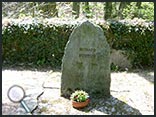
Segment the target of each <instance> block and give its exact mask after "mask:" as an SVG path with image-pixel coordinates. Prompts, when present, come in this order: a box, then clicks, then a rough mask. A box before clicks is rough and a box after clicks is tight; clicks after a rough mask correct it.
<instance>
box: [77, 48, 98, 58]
mask: <svg viewBox="0 0 156 117" xmlns="http://www.w3.org/2000/svg"><path fill="white" fill-rule="evenodd" d="M79 50H80V51H79V57H94V56H95V51H96V49H95V48H79Z"/></svg>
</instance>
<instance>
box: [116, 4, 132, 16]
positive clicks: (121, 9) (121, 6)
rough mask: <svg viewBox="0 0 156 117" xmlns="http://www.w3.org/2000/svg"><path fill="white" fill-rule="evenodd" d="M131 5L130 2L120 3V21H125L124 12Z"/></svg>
mask: <svg viewBox="0 0 156 117" xmlns="http://www.w3.org/2000/svg"><path fill="white" fill-rule="evenodd" d="M129 4H130V2H120V5H119V10H118V17H119V19H123V15H122V11H123V10H124V8H126V6H127V5H129Z"/></svg>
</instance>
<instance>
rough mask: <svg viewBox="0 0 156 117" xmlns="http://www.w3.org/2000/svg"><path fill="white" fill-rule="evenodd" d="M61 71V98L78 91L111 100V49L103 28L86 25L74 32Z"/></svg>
mask: <svg viewBox="0 0 156 117" xmlns="http://www.w3.org/2000/svg"><path fill="white" fill-rule="evenodd" d="M61 67H62V76H61V96H64V97H69V96H70V95H71V93H72V92H73V91H75V90H77V89H80V90H85V91H86V92H88V93H89V95H92V96H94V95H97V94H100V95H101V96H103V97H107V96H110V82H111V79H110V48H109V45H108V43H107V41H106V38H105V36H104V33H103V30H102V28H101V27H100V26H98V25H94V24H93V23H91V22H89V21H85V22H83V23H81V24H80V25H78V26H77V27H76V28H75V29H74V30H73V32H72V33H71V35H70V37H69V41H68V42H67V44H66V47H65V52H64V56H63V59H62V66H61Z"/></svg>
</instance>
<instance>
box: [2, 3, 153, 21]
mask: <svg viewBox="0 0 156 117" xmlns="http://www.w3.org/2000/svg"><path fill="white" fill-rule="evenodd" d="M2 17H3V18H5V17H7V18H23V17H43V18H53V17H58V18H65V19H72V18H84V17H86V18H91V19H99V20H107V19H117V20H118V19H133V18H136V17H137V18H141V19H144V20H146V21H154V2H2Z"/></svg>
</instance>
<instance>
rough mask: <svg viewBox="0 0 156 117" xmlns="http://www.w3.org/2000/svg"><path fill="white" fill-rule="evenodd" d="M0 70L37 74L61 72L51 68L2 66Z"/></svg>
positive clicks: (59, 69) (59, 68)
mask: <svg viewBox="0 0 156 117" xmlns="http://www.w3.org/2000/svg"><path fill="white" fill-rule="evenodd" d="M2 70H16V71H25V70H29V71H39V72H47V71H50V70H53V71H54V72H61V67H57V68H52V67H50V66H49V67H32V66H22V65H21V66H19V65H18V66H2Z"/></svg>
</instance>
